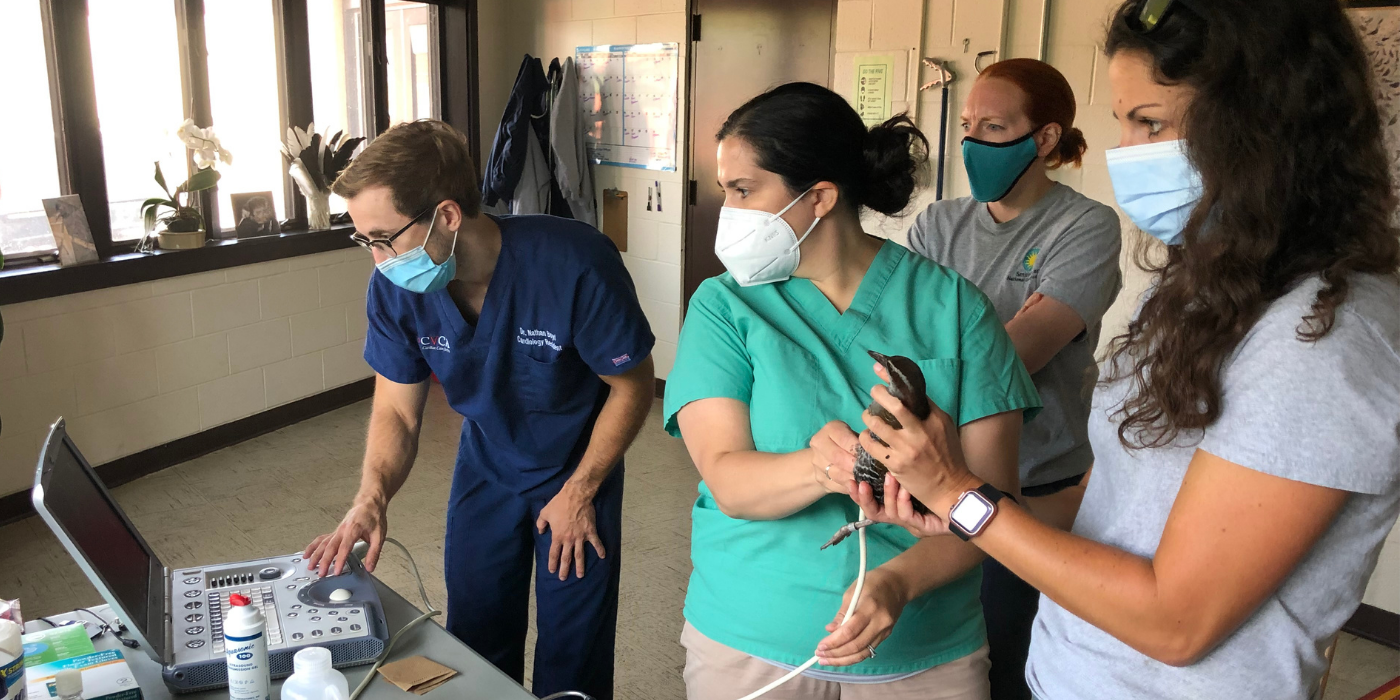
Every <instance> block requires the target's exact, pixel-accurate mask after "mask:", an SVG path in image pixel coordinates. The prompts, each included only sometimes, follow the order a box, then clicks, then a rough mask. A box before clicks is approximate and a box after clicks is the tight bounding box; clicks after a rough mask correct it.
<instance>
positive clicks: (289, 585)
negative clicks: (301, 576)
mask: <svg viewBox="0 0 1400 700" xmlns="http://www.w3.org/2000/svg"><path fill="white" fill-rule="evenodd" d="M296 589H297V586H296V584H295V583H289V584H287V590H289V591H295V590H296Z"/></svg>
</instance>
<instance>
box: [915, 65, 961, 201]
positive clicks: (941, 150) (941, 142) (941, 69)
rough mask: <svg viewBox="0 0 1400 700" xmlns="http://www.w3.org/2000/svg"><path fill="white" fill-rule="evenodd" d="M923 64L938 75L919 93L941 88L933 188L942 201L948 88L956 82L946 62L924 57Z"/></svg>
mask: <svg viewBox="0 0 1400 700" xmlns="http://www.w3.org/2000/svg"><path fill="white" fill-rule="evenodd" d="M923 63H924V65H925V66H928V67H929V68H932V69H934V70H936V71H938V75H936V76H935V77H934V79H933V80H930V81H928V82H927V83H924V84H923V85H920V86H919V91H920V92H922V91H924V90H927V89H929V88H931V87H934V86H935V85H938V86H942V88H943V107H942V109H941V111H940V112H939V116H938V179H937V185H936V186H935V187H934V196H935V197H936V198H937V199H943V170H944V163H943V161H944V158H945V156H946V155H947V150H948V86H949V85H951V84H952V83H953V81H954V80H957V75H955V74H954V73H953V70H952V69H951V68H949V67H948V62H947V61H944V60H940V59H937V58H927V57H926V58H924V60H923Z"/></svg>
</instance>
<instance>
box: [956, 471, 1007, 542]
mask: <svg viewBox="0 0 1400 700" xmlns="http://www.w3.org/2000/svg"><path fill="white" fill-rule="evenodd" d="M1005 496H1006V494H1004V493H1002V492H1001V491H998V490H997V488H996V487H995V486H992V485H991V484H987V483H984V484H982V485H981V486H978V487H977V488H976V489H975V490H973V491H968V492H966V493H964V494H963V495H962V497H961V498H959V499H958V502H957V504H955V505H954V506H953V510H952V511H951V512H949V513H948V529H949V530H951V531H952V533H953V534H954V535H957V536H958V537H960V538H962V540H963V541H964V542H966V541H968V540H970V539H972V538H973V537H976V536H977V535H980V534H982V530H984V529H986V527H987V523H990V522H992V518H995V517H996V515H997V501H1000V500H1001V499H1002V498H1003V497H1005ZM1011 500H1013V501H1014V500H1016V499H1014V498H1012V499H1011Z"/></svg>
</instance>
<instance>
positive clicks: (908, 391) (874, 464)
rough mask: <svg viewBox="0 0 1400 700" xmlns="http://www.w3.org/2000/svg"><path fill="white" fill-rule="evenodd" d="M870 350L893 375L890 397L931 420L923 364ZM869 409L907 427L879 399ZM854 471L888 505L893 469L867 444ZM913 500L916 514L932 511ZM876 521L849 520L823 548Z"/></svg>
mask: <svg viewBox="0 0 1400 700" xmlns="http://www.w3.org/2000/svg"><path fill="white" fill-rule="evenodd" d="M866 352H868V353H870V356H871V357H873V358H875V361H876V362H878V363H880V366H881V367H884V368H885V372H886V373H888V374H889V375H890V396H893V397H895V398H896V399H899V402H900V403H902V404H904V407H905V408H907V409H909V412H910V413H912V414H914V417H916V418H918V419H919V420H925V419H927V418H928V417H929V414H930V413H932V412H933V405H932V403H930V402H929V399H928V387H927V384H925V383H924V373H923V372H921V371H920V370H919V366H918V365H917V364H915V363H914V361H913V360H911V359H909V358H907V357H903V356H900V355H884V354H881V353H878V352H875V351H874V350H867V351H866ZM865 410H867V411H869V412H870V413H871V414H872V415H874V416H876V417H877V418H879V419H880V420H882V421H884V422H885V424H886V425H888V426H890V427H891V428H894V429H895V430H902V429H903V428H904V426H902V425H900V424H899V420H898V419H897V418H895V417H894V414H892V413H890V412H889V411H886V410H885V407H884V406H881V405H880V404H879V402H877V401H871V402H870V405H869V406H867V407H866V409H865ZM870 437H871V438H872V439H873V440H875V442H878V443H880V444H882V445H883V444H885V443H884V442H883V441H882V440H880V438H879V436H877V435H875V434H874V433H871V435H870ZM851 471H852V475H853V476H855V478H856V480H857V481H861V482H864V483H867V484H870V489H871V490H872V491H873V492H874V495H875V502H876V503H878V504H880V505H882V506H883V505H884V504H885V474H888V473H889V469H887V468H886V467H885V465H883V464H881V463H880V460H878V459H875V457H874V456H873V455H871V454H870V453H869V452H866V450H865V447H864V446H863V445H860V444H857V445H856V464H855V468H853V469H852V470H851ZM912 500H913V505H914V511H915V512H916V513H919V514H926V513H928V512H929V510H928V506H925V505H924V504H923V503H920V502H919V499H917V498H915V499H912ZM874 522H875V521H874V520H870V519H868V518H867V519H865V520H860V521H857V522H854V523H847V524H846V525H845V526H843V527H842V528H841V529H840V530H837V531H836V534H835V535H834V536H833V537H832V538H831V540H830V541H829V542H827V543H826V544H824V545H822V549H826V548H827V547H830V546H831V545H834V544H837V543H839V542H841V540H844V539H846V538H847V537H850V536H851V534H853V533H854V532H855V531H856V530H859V529H860V528H863V527H866V526H868V525H872V524H874Z"/></svg>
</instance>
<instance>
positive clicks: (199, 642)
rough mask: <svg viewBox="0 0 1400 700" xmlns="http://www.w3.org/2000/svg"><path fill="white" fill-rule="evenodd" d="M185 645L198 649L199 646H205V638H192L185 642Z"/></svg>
mask: <svg viewBox="0 0 1400 700" xmlns="http://www.w3.org/2000/svg"><path fill="white" fill-rule="evenodd" d="M185 646H187V647H189V648H191V649H198V648H200V647H202V646H204V640H203V639H191V640H190V641H188V642H185Z"/></svg>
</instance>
